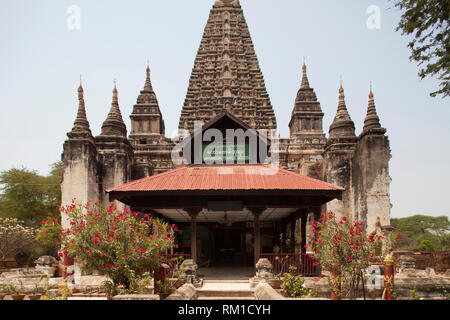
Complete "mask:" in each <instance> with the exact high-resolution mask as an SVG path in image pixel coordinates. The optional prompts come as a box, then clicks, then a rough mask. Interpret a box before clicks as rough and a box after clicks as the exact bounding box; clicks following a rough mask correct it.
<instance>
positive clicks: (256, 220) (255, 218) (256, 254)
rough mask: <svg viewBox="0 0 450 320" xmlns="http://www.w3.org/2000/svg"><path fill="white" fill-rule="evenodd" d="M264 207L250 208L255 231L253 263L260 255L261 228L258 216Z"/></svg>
mask: <svg viewBox="0 0 450 320" xmlns="http://www.w3.org/2000/svg"><path fill="white" fill-rule="evenodd" d="M264 210H265V208H251V209H250V211H251V212H252V213H253V222H254V231H255V243H254V262H255V265H256V263H257V262H258V261H259V258H260V257H261V228H260V224H259V217H260V216H261V214H262V213H263V212H264Z"/></svg>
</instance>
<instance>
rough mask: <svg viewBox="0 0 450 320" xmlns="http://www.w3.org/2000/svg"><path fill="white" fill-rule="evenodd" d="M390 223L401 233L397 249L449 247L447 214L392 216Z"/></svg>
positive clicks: (449, 235)
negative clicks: (436, 215)
mask: <svg viewBox="0 0 450 320" xmlns="http://www.w3.org/2000/svg"><path fill="white" fill-rule="evenodd" d="M391 225H392V226H393V227H394V228H396V229H398V230H399V231H400V233H401V234H402V235H403V237H402V238H401V239H400V240H399V241H398V242H397V249H411V250H412V249H420V248H427V249H431V250H432V249H434V250H446V249H450V233H449V231H450V221H449V219H448V217H447V216H441V217H432V216H425V215H414V216H411V217H406V218H392V219H391ZM423 240H426V242H423Z"/></svg>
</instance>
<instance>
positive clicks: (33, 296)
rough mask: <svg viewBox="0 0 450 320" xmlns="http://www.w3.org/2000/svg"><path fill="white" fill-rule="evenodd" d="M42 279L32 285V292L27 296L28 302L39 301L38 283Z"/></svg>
mask: <svg viewBox="0 0 450 320" xmlns="http://www.w3.org/2000/svg"><path fill="white" fill-rule="evenodd" d="M41 280H42V277H41V278H40V279H39V281H38V282H35V283H34V287H33V291H32V293H31V294H30V295H28V299H30V300H39V299H41V296H42V295H41V294H40V293H39V283H40V282H41Z"/></svg>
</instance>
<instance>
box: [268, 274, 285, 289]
mask: <svg viewBox="0 0 450 320" xmlns="http://www.w3.org/2000/svg"><path fill="white" fill-rule="evenodd" d="M281 276H282V273H281V272H280V273H277V274H274V275H273V279H269V280H268V281H267V282H268V283H269V285H270V286H271V287H272V288H274V289H281V284H282V283H283V280H282V279H281Z"/></svg>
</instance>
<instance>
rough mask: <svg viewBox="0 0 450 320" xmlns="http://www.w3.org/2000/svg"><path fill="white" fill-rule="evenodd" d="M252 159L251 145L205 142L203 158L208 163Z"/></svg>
mask: <svg viewBox="0 0 450 320" xmlns="http://www.w3.org/2000/svg"><path fill="white" fill-rule="evenodd" d="M250 159H251V154H250V145H249V144H248V143H247V144H213V143H211V144H203V148H202V160H203V162H206V163H214V162H219V163H220V162H222V163H234V162H242V163H244V162H248V161H250Z"/></svg>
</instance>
